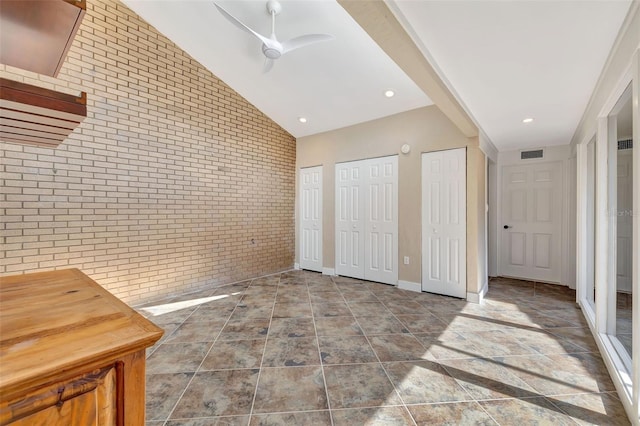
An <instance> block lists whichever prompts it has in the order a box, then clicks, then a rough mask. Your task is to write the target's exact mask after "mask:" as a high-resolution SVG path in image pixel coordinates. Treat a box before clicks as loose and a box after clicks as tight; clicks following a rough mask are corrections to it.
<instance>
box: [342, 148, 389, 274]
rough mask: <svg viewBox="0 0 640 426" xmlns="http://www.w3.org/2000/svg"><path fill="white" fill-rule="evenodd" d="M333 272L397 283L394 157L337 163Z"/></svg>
mask: <svg viewBox="0 0 640 426" xmlns="http://www.w3.org/2000/svg"><path fill="white" fill-rule="evenodd" d="M336 273H337V274H338V275H344V276H349V277H354V278H361V279H366V280H370V281H377V282H383V283H387V284H397V282H398V157H397V156H391V157H383V158H374V159H369V160H361V161H353V162H349V163H340V164H336Z"/></svg>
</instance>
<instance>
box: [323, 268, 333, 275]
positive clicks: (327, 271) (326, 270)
mask: <svg viewBox="0 0 640 426" xmlns="http://www.w3.org/2000/svg"><path fill="white" fill-rule="evenodd" d="M335 274H336V270H335V269H333V268H322V275H331V276H334V275H335Z"/></svg>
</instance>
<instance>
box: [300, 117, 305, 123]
mask: <svg viewBox="0 0 640 426" xmlns="http://www.w3.org/2000/svg"><path fill="white" fill-rule="evenodd" d="M298 121H299V122H301V123H306V122H307V119H306V118H304V117H299V118H298Z"/></svg>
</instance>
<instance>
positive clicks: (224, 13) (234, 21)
mask: <svg viewBox="0 0 640 426" xmlns="http://www.w3.org/2000/svg"><path fill="white" fill-rule="evenodd" d="M213 5H214V6H215V7H217V8H218V10H219V11H220V13H222V16H224V17H225V18H227V20H228V21H229V22H231V23H232V24H233V25H235V26H236V27H238V28H240V29H241V30H242V31H246V32H248V33H249V34H252V35H253V36H254V37H256V38H258V39H259V40H260V41H261V42H263V43H264V44H266V45H267V46H270V45H271V44H272V40H271V39H269V38H268V37H265V36H263V35H262V34H260V33H257V32H255V31H253V30H252V29H251V28H249V27H247V26H246V25H245V24H243V23H242V22H240V20H238V19H237V18H236V17H234V16H233V15H231V14H230V13H229V12H227V11H226V10H224V9H223V8H222V7H221V6H219V5H218V4H217V3H215V2H214V3H213Z"/></svg>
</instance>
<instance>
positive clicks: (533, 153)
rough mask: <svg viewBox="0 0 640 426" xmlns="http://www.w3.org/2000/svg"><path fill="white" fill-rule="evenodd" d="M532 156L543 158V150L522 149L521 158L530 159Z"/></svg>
mask: <svg viewBox="0 0 640 426" xmlns="http://www.w3.org/2000/svg"><path fill="white" fill-rule="evenodd" d="M532 158H542V150H541V149H536V150H535V151H522V152H521V153H520V159H521V160H530V159H532Z"/></svg>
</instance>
